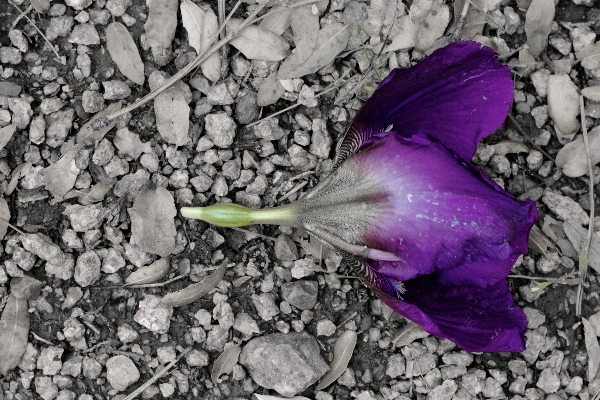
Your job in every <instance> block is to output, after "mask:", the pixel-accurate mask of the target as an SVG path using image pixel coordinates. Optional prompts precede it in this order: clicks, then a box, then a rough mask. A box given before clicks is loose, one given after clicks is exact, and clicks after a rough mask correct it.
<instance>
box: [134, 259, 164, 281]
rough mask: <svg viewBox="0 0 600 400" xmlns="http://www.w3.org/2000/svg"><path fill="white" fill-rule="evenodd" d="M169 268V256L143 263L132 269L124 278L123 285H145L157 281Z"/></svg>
mask: <svg viewBox="0 0 600 400" xmlns="http://www.w3.org/2000/svg"><path fill="white" fill-rule="evenodd" d="M170 268H171V257H164V258H160V259H158V260H156V261H154V262H153V263H152V264H150V265H144V266H142V267H140V268H138V269H137V270H135V271H133V272H132V273H131V275H129V276H128V277H127V279H125V285H145V284H147V283H154V282H158V281H159V280H161V279H162V278H164V277H165V276H167V273H168V272H169V269H170Z"/></svg>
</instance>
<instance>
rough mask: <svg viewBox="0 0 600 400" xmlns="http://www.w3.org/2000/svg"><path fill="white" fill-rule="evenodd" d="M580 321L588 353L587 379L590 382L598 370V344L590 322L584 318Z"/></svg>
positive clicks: (599, 361) (599, 350)
mask: <svg viewBox="0 0 600 400" xmlns="http://www.w3.org/2000/svg"><path fill="white" fill-rule="evenodd" d="M581 322H582V323H583V333H584V335H585V348H586V350H587V354H588V370H587V376H588V381H589V382H591V381H593V380H594V377H595V376H596V373H597V372H598V367H599V366H600V345H599V344H598V337H597V336H596V331H595V330H594V327H593V326H592V324H590V322H589V321H588V320H587V319H585V318H582V319H581Z"/></svg>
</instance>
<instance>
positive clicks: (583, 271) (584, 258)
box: [575, 95, 594, 317]
mask: <svg viewBox="0 0 600 400" xmlns="http://www.w3.org/2000/svg"><path fill="white" fill-rule="evenodd" d="M579 108H580V110H581V129H582V130H583V143H584V145H585V154H586V156H587V166H588V171H589V174H590V181H589V191H590V193H589V195H590V222H589V225H588V234H587V238H586V241H585V246H582V247H581V253H580V255H579V276H580V278H581V282H580V283H579V285H578V286H577V303H576V305H575V315H576V316H578V317H579V316H581V303H582V300H583V285H582V283H583V281H584V280H585V278H586V276H587V268H588V254H590V247H591V245H592V231H593V230H594V172H593V170H592V168H593V166H592V156H591V154H590V142H589V139H588V132H587V124H586V123H585V108H584V104H583V95H580V96H579ZM584 251H585V252H584Z"/></svg>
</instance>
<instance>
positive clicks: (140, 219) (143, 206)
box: [128, 186, 177, 257]
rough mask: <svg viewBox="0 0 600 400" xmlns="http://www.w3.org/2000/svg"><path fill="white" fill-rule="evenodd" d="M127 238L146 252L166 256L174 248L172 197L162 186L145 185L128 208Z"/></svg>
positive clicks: (173, 203) (174, 211)
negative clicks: (128, 224) (129, 230)
mask: <svg viewBox="0 0 600 400" xmlns="http://www.w3.org/2000/svg"><path fill="white" fill-rule="evenodd" d="M128 211H129V217H130V218H131V241H132V242H133V243H135V244H136V245H137V246H138V247H139V248H140V249H142V250H143V251H145V252H147V253H151V254H158V255H159V256H162V257H167V256H168V255H170V254H171V253H172V252H173V249H174V248H175V236H176V235H177V231H176V230H175V215H177V210H176V209H175V201H174V200H173V195H172V194H171V192H169V191H168V190H167V189H165V188H164V187H162V186H158V187H147V188H146V189H144V190H142V191H141V192H140V194H139V195H138V196H137V197H136V199H135V201H134V203H133V207H131V208H129V209H128Z"/></svg>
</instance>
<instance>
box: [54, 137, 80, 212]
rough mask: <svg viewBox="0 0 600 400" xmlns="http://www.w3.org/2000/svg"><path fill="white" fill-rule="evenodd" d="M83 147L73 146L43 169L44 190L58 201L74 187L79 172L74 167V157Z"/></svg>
mask: <svg viewBox="0 0 600 400" xmlns="http://www.w3.org/2000/svg"><path fill="white" fill-rule="evenodd" d="M83 146H84V145H83V144H78V145H76V146H74V147H73V148H72V149H71V150H69V151H68V152H67V153H66V154H65V155H64V156H63V157H62V158H61V159H60V160H58V161H57V162H55V163H54V164H52V165H50V166H48V167H46V168H45V169H44V178H45V180H46V190H48V191H49V192H50V193H51V194H52V196H54V197H55V198H56V199H57V200H59V201H61V200H62V199H63V198H64V196H65V195H66V194H67V192H68V191H69V190H71V189H72V188H73V186H75V181H76V180H77V175H79V171H80V170H79V168H77V166H76V165H75V156H76V155H77V153H78V152H79V150H81V149H82V148H83Z"/></svg>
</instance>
